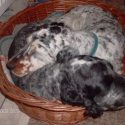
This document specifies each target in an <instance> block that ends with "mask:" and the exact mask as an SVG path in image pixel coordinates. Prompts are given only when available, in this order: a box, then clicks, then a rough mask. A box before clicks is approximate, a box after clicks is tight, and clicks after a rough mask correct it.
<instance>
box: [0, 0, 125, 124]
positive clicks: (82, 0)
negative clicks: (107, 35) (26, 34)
mask: <svg viewBox="0 0 125 125" xmlns="http://www.w3.org/2000/svg"><path fill="white" fill-rule="evenodd" d="M83 4H93V5H96V6H100V7H102V8H104V9H106V10H108V11H110V12H111V13H113V14H115V15H116V16H117V17H118V19H119V21H120V23H121V24H122V25H123V27H124V28H125V14H124V13H123V12H121V11H120V10H119V9H117V8H114V7H112V6H110V5H107V4H104V3H97V2H95V1H92V0H91V1H90V0H74V1H73V0H50V1H48V2H45V3H41V4H38V5H36V6H34V7H30V8H27V9H25V10H23V11H21V12H19V13H18V14H16V15H15V16H13V17H12V18H11V19H10V20H9V21H8V22H7V23H5V24H4V25H3V27H2V28H1V29H0V38H2V37H4V36H7V35H11V34H12V31H13V29H14V27H15V25H17V24H20V23H29V22H32V21H35V20H42V19H44V18H45V17H46V16H47V15H48V14H51V13H52V12H54V11H56V10H61V11H64V12H66V11H67V10H69V9H71V8H72V7H74V6H77V5H83ZM123 63H125V61H124V60H123ZM123 70H124V72H123V74H125V68H124V67H123ZM0 90H1V92H2V93H3V94H4V95H6V96H7V97H8V98H10V99H11V100H13V101H15V103H16V104H17V105H18V107H19V109H20V110H21V111H22V112H24V113H25V114H27V115H28V116H30V117H32V118H34V119H37V120H40V121H42V122H46V123H50V124H62V125H63V124H67V125H70V124H75V123H78V122H80V121H83V120H85V119H86V117H84V116H83V113H84V111H85V108H80V107H72V106H68V105H63V104H61V103H59V102H58V101H56V102H52V101H49V100H47V99H44V98H42V97H38V96H35V95H32V94H30V93H27V92H24V91H23V90H21V89H19V88H18V87H16V86H14V85H13V84H11V83H10V82H9V81H8V80H7V78H6V76H5V75H4V73H3V70H2V67H1V65H0Z"/></svg>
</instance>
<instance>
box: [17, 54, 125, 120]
mask: <svg viewBox="0 0 125 125" xmlns="http://www.w3.org/2000/svg"><path fill="white" fill-rule="evenodd" d="M16 85H17V86H18V87H20V88H21V89H23V90H25V91H27V92H30V93H33V94H35V95H38V96H42V97H44V98H47V99H49V100H57V99H58V100H60V101H61V102H62V103H64V104H69V105H72V106H80V107H86V111H85V113H84V115H85V116H91V117H93V118H97V117H100V116H101V115H102V114H103V111H107V110H119V109H122V108H124V107H125V78H124V77H123V76H121V75H119V74H118V73H116V72H115V71H114V70H113V66H112V65H111V64H110V63H109V62H108V61H106V60H103V59H99V58H97V57H92V56H87V55H78V56H74V57H69V58H66V59H65V58H63V60H62V59H61V60H60V58H57V62H56V63H54V64H47V65H45V66H43V67H42V68H40V69H37V70H36V71H34V72H31V73H29V74H28V75H25V76H24V77H21V78H20V80H19V81H18V82H17V83H16Z"/></svg>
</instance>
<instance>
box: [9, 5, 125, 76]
mask: <svg viewBox="0 0 125 125" xmlns="http://www.w3.org/2000/svg"><path fill="white" fill-rule="evenodd" d="M124 43H125V33H124V30H123V29H122V26H121V25H120V23H119V21H118V20H117V19H116V18H115V17H114V16H113V15H112V14H111V13H109V12H107V11H105V10H103V9H102V8H100V7H97V6H93V5H84V6H78V7H76V8H73V9H71V10H70V11H69V12H67V13H66V14H64V15H62V16H59V17H58V18H55V19H52V20H50V21H47V22H44V23H43V22H40V23H38V22H36V23H32V25H31V24H29V25H27V26H26V27H24V28H23V29H22V30H21V31H20V32H19V33H18V34H17V36H16V37H15V39H14V41H13V43H12V45H11V47H10V50H9V61H8V64H7V66H8V68H9V69H10V70H11V71H12V72H13V73H14V74H15V75H17V76H19V77H22V76H24V75H26V74H28V73H30V72H33V71H35V70H37V69H39V68H41V67H43V66H45V65H46V64H50V63H54V62H55V61H56V56H57V54H58V53H59V52H60V51H61V52H62V55H63V56H64V55H68V54H70V55H72V56H74V55H83V54H85V55H91V52H92V51H93V50H94V53H93V54H92V55H94V56H95V57H99V58H102V59H106V60H108V61H109V62H110V63H111V64H112V65H113V66H114V69H115V71H117V72H119V73H121V70H120V68H121V66H122V64H121V59H122V58H123V55H124Z"/></svg>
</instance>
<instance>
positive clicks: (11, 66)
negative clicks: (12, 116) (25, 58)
mask: <svg viewBox="0 0 125 125" xmlns="http://www.w3.org/2000/svg"><path fill="white" fill-rule="evenodd" d="M6 66H7V68H8V69H10V70H12V69H14V67H15V66H14V64H12V63H7V65H6Z"/></svg>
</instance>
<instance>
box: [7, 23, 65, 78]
mask: <svg viewBox="0 0 125 125" xmlns="http://www.w3.org/2000/svg"><path fill="white" fill-rule="evenodd" d="M64 35H65V38H66V36H67V29H66V28H64V25H63V23H51V24H44V25H43V26H41V29H40V30H39V31H36V32H34V33H33V34H31V35H30V36H29V37H28V38H27V39H26V42H27V45H25V46H24V47H23V48H21V49H20V50H19V52H18V53H17V54H16V55H14V56H13V57H12V58H10V59H9V61H8V63H7V67H8V69H10V70H11V71H12V72H13V73H14V74H15V75H17V76H19V77H22V76H24V75H26V74H28V73H29V72H33V71H35V70H37V69H38V68H41V67H43V66H44V65H45V64H48V63H52V62H54V61H55V58H56V54H57V53H58V51H59V50H60V47H62V46H63V45H64V44H65V43H64V41H66V40H63V38H64V37H63V36H64ZM17 42H18V41H17Z"/></svg>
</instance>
